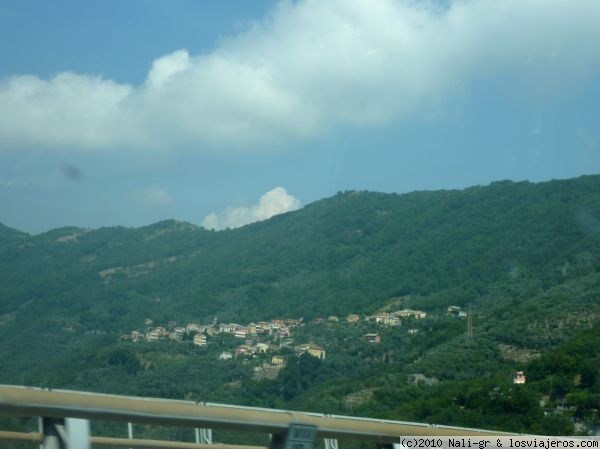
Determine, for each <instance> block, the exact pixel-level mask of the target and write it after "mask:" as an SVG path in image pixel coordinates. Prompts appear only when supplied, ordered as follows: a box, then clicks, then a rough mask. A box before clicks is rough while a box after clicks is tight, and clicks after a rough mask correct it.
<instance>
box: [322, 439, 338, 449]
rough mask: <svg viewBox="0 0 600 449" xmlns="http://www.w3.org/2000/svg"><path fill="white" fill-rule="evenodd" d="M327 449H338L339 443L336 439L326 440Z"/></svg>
mask: <svg viewBox="0 0 600 449" xmlns="http://www.w3.org/2000/svg"><path fill="white" fill-rule="evenodd" d="M323 441H324V442H325V449H338V441H337V440H336V439H335V438H325V439H324V440H323Z"/></svg>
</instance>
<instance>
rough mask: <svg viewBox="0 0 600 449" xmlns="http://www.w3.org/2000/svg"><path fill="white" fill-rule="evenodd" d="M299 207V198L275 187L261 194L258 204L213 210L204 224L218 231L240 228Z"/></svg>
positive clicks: (207, 227) (205, 218) (281, 188)
mask: <svg viewBox="0 0 600 449" xmlns="http://www.w3.org/2000/svg"><path fill="white" fill-rule="evenodd" d="M299 208H300V201H299V200H298V199H297V198H295V197H294V196H292V195H290V194H289V193H287V192H286V190H285V189H284V188H283V187H275V188H274V189H273V190H270V191H268V192H267V193H265V194H264V195H263V196H261V197H260V200H259V201H258V204H255V205H253V206H248V207H228V208H227V209H225V211H223V212H221V213H214V212H213V213H211V214H209V215H207V216H206V217H204V220H203V221H202V226H204V227H205V228H206V229H215V230H217V231H219V230H222V229H227V228H239V227H240V226H244V225H247V224H250V223H254V222H255V221H261V220H266V219H267V218H271V217H272V216H274V215H278V214H282V213H284V212H290V211H293V210H296V209H299Z"/></svg>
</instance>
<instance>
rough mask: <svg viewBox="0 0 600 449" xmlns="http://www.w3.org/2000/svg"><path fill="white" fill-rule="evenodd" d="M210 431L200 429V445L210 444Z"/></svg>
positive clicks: (211, 440) (211, 439)
mask: <svg viewBox="0 0 600 449" xmlns="http://www.w3.org/2000/svg"><path fill="white" fill-rule="evenodd" d="M212 442H213V438H212V429H200V443H201V444H212Z"/></svg>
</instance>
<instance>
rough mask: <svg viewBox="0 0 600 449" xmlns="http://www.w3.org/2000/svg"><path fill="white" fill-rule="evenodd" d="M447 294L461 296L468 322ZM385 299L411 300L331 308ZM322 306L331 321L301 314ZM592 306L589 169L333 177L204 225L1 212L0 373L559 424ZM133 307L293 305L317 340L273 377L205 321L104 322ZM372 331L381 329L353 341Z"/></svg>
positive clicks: (581, 399) (599, 232)
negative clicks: (375, 184)
mask: <svg viewBox="0 0 600 449" xmlns="http://www.w3.org/2000/svg"><path fill="white" fill-rule="evenodd" d="M451 305H454V306H458V307H462V308H463V310H467V308H468V307H470V308H471V310H472V319H471V321H472V326H473V335H472V338H470V339H468V341H466V340H465V329H466V320H464V319H462V320H461V319H455V318H453V317H449V316H448V315H447V313H446V310H447V308H448V306H451ZM394 308H397V309H399V308H403V309H406V308H409V309H419V310H422V311H425V312H427V314H428V315H427V316H428V318H427V319H426V320H418V322H417V321H416V320H414V322H413V321H411V320H407V321H406V322H405V323H403V325H402V326H400V327H397V328H387V327H386V328H374V327H373V326H372V325H370V324H367V323H363V322H361V323H360V324H359V325H356V326H347V325H345V323H344V320H343V318H344V317H345V316H346V315H347V314H350V313H354V314H359V315H363V316H364V315H365V314H374V313H376V312H378V311H381V310H392V309H394ZM329 316H339V317H340V322H335V321H326V322H325V323H319V320H317V321H316V322H314V321H313V320H315V319H316V318H318V317H323V318H327V317H329ZM599 317H600V176H584V177H581V178H577V179H571V180H562V181H550V182H544V183H537V184H534V183H529V182H519V183H515V182H509V181H502V182H496V183H492V184H491V185H489V186H484V187H479V186H478V187H472V188H467V189H464V190H452V191H434V192H414V193H409V194H404V195H397V194H383V193H372V192H356V191H351V192H343V193H338V194H337V195H335V196H334V197H331V198H328V199H325V200H322V201H318V202H315V203H313V204H310V205H308V206H306V207H304V208H303V209H301V210H299V211H296V212H292V213H287V214H283V215H279V216H276V217H273V218H271V219H269V220H266V221H263V222H259V223H254V224H251V225H248V226H245V227H242V228H240V229H234V230H226V231H220V232H214V231H207V230H205V229H202V228H199V227H196V226H194V225H192V224H189V223H182V222H177V221H164V222H160V223H156V224H153V225H150V226H146V227H143V228H138V229H128V228H122V227H116V228H101V229H97V230H90V229H79V228H72V227H69V228H61V229H56V230H53V231H50V232H46V233H43V234H40V235H35V236H30V235H27V234H24V233H21V232H19V231H16V230H13V229H10V228H7V227H5V226H2V225H0V341H1V342H2V343H0V358H1V359H2V360H4V361H9V362H4V363H2V364H1V365H0V383H14V384H21V383H24V384H28V385H46V386H52V387H65V388H77V389H84V390H96V391H106V392H114V393H127V394H139V395H149V396H164V397H177V398H183V397H186V398H196V399H199V400H212V401H222V402H235V403H245V404H253V405H266V406H277V407H286V408H302V409H311V410H315V411H322V412H331V413H333V412H335V413H347V414H348V413H349V414H359V415H368V416H385V417H389V418H394V419H412V420H422V421H431V422H436V423H440V424H442V423H452V424H458V425H470V426H480V427H494V428H502V429H506V430H514V431H535V432H547V433H556V432H557V429H559V430H560V431H561V432H563V433H571V432H573V431H576V430H580V431H583V430H582V429H583V427H581V426H579V427H577V428H576V427H574V426H573V424H574V420H575V424H577V422H578V421H577V420H581V422H585V423H587V424H588V425H590V423H594V422H596V421H597V420H598V413H597V409H598V408H599V406H600V375H599V373H598V366H600V363H599V362H600V360H598V358H599V355H598V348H599V347H600V336H599V334H598V329H599V328H598V323H599V319H598V318H599ZM148 318H149V319H152V320H154V321H155V322H156V323H159V324H162V325H164V326H166V325H167V323H168V322H170V321H176V322H178V323H190V322H196V323H210V322H213V320H215V319H218V320H219V322H236V323H242V324H245V323H250V322H257V321H261V320H269V319H273V318H296V319H299V318H302V319H303V322H304V323H305V325H304V326H301V327H300V328H299V329H298V331H297V335H295V336H294V338H295V339H296V340H300V339H304V341H307V342H308V341H311V342H314V343H318V344H320V345H321V346H323V347H325V348H327V358H326V359H325V360H318V359H315V358H312V357H308V356H301V357H298V358H297V357H296V356H295V355H294V354H293V353H292V352H290V354H288V356H289V360H288V363H287V365H286V366H285V367H284V368H283V369H281V371H279V374H278V375H277V377H276V378H274V379H262V380H257V379H256V378H255V377H253V369H254V368H255V364H253V363H252V362H248V361H244V360H242V358H236V359H233V360H231V361H226V362H219V363H217V361H216V354H217V352H218V351H219V350H222V349H223V348H226V347H227V345H228V344H230V343H231V342H228V341H227V339H224V338H220V337H219V338H215V339H214V341H213V342H212V343H211V342H209V345H208V346H207V347H206V348H198V347H195V346H193V345H192V344H191V343H189V344H187V345H186V344H183V343H175V342H171V341H165V342H155V343H147V342H139V343H132V342H130V341H124V340H123V339H121V338H120V337H121V336H122V335H123V334H128V333H129V332H130V331H131V330H133V329H138V330H140V331H143V330H144V320H145V319H148ZM409 329H414V330H415V332H413V333H410V334H409V333H408V332H407V331H408V330H409ZM375 331H376V332H378V333H379V334H380V335H381V338H382V341H381V343H380V344H375V345H374V344H369V343H365V342H364V341H362V339H361V337H362V335H363V334H364V333H367V332H375ZM417 331H418V332H417ZM565 357H567V358H568V360H567V359H565ZM517 369H519V370H525V371H526V373H528V372H531V376H530V380H529V381H528V382H527V383H526V384H525V385H514V384H513V383H512V375H513V374H514V371H515V370H517ZM411 373H413V374H414V373H419V374H421V375H422V376H423V378H425V379H435V381H436V382H425V383H423V382H421V383H419V382H417V383H416V384H415V383H413V382H410V381H408V380H407V379H409V377H407V376H409V374H411ZM549 379H551V380H549ZM540 401H542V405H540ZM557 405H560V406H561V407H563V409H565V410H567V412H565V413H566V414H565V413H563V414H556V413H555V412H556V406H557ZM544 412H545V413H544Z"/></svg>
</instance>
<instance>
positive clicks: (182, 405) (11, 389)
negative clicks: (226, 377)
mask: <svg viewBox="0 0 600 449" xmlns="http://www.w3.org/2000/svg"><path fill="white" fill-rule="evenodd" d="M0 414H4V415H12V416H29V417H40V418H44V420H45V421H44V422H45V423H51V424H52V423H53V422H54V424H55V427H56V429H57V432H56V433H57V435H54V437H55V438H59V439H60V437H61V432H64V429H63V427H62V426H63V424H61V423H60V420H63V421H64V419H65V418H78V419H80V420H107V421H124V422H127V423H142V424H158V425H165V426H183V427H189V428H203V429H226V430H237V431H252V432H261V433H268V434H271V435H273V439H272V442H271V448H272V449H310V448H311V447H312V442H313V441H314V439H315V438H319V439H329V440H336V439H362V440H368V441H373V442H375V443H378V444H388V445H389V444H391V443H395V442H398V440H399V437H400V436H401V435H414V436H502V435H517V434H510V433H506V432H494V431H488V430H481V429H470V428H462V427H453V426H436V425H431V424H423V423H414V422H403V421H392V420H383V419H369V418H357V417H351V416H339V415H324V414H319V413H307V412H296V411H289V410H276V409H266V408H257V407H243V406H233V405H224V404H213V403H206V402H191V401H178V400H168V399H154V398H140V397H131V396H117V395H108V394H98V393H84V392H76V391H66V390H50V389H41V388H34V387H17V386H10V385H0ZM53 420H54V421H53ZM57 420H58V421H57ZM49 429H50V431H49V432H48V431H44V435H45V436H46V437H47V436H48V435H46V434H50V433H53V431H52V429H53V427H52V426H50V427H49ZM96 438H99V437H91V438H89V439H90V441H92V443H93V441H94V439H96ZM63 439H65V438H63ZM126 441H129V442H132V441H133V440H132V439H126ZM44 444H45V448H47V449H50V448H51V447H52V449H53V448H54V446H48V445H46V443H44ZM53 444H54V443H53ZM189 444H193V443H189ZM330 444H332V443H330ZM55 447H57V448H60V447H61V446H55ZM64 447H67V446H64ZM128 447H134V446H133V444H129V445H128ZM145 447H149V446H145ZM153 447H155V446H153ZM160 447H165V446H160ZM169 447H174V446H169ZM178 447H182V446H178ZM186 447H188V446H186ZM189 447H201V445H198V444H196V445H194V446H189ZM210 447H211V448H214V447H215V445H210ZM68 449H71V448H68Z"/></svg>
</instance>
